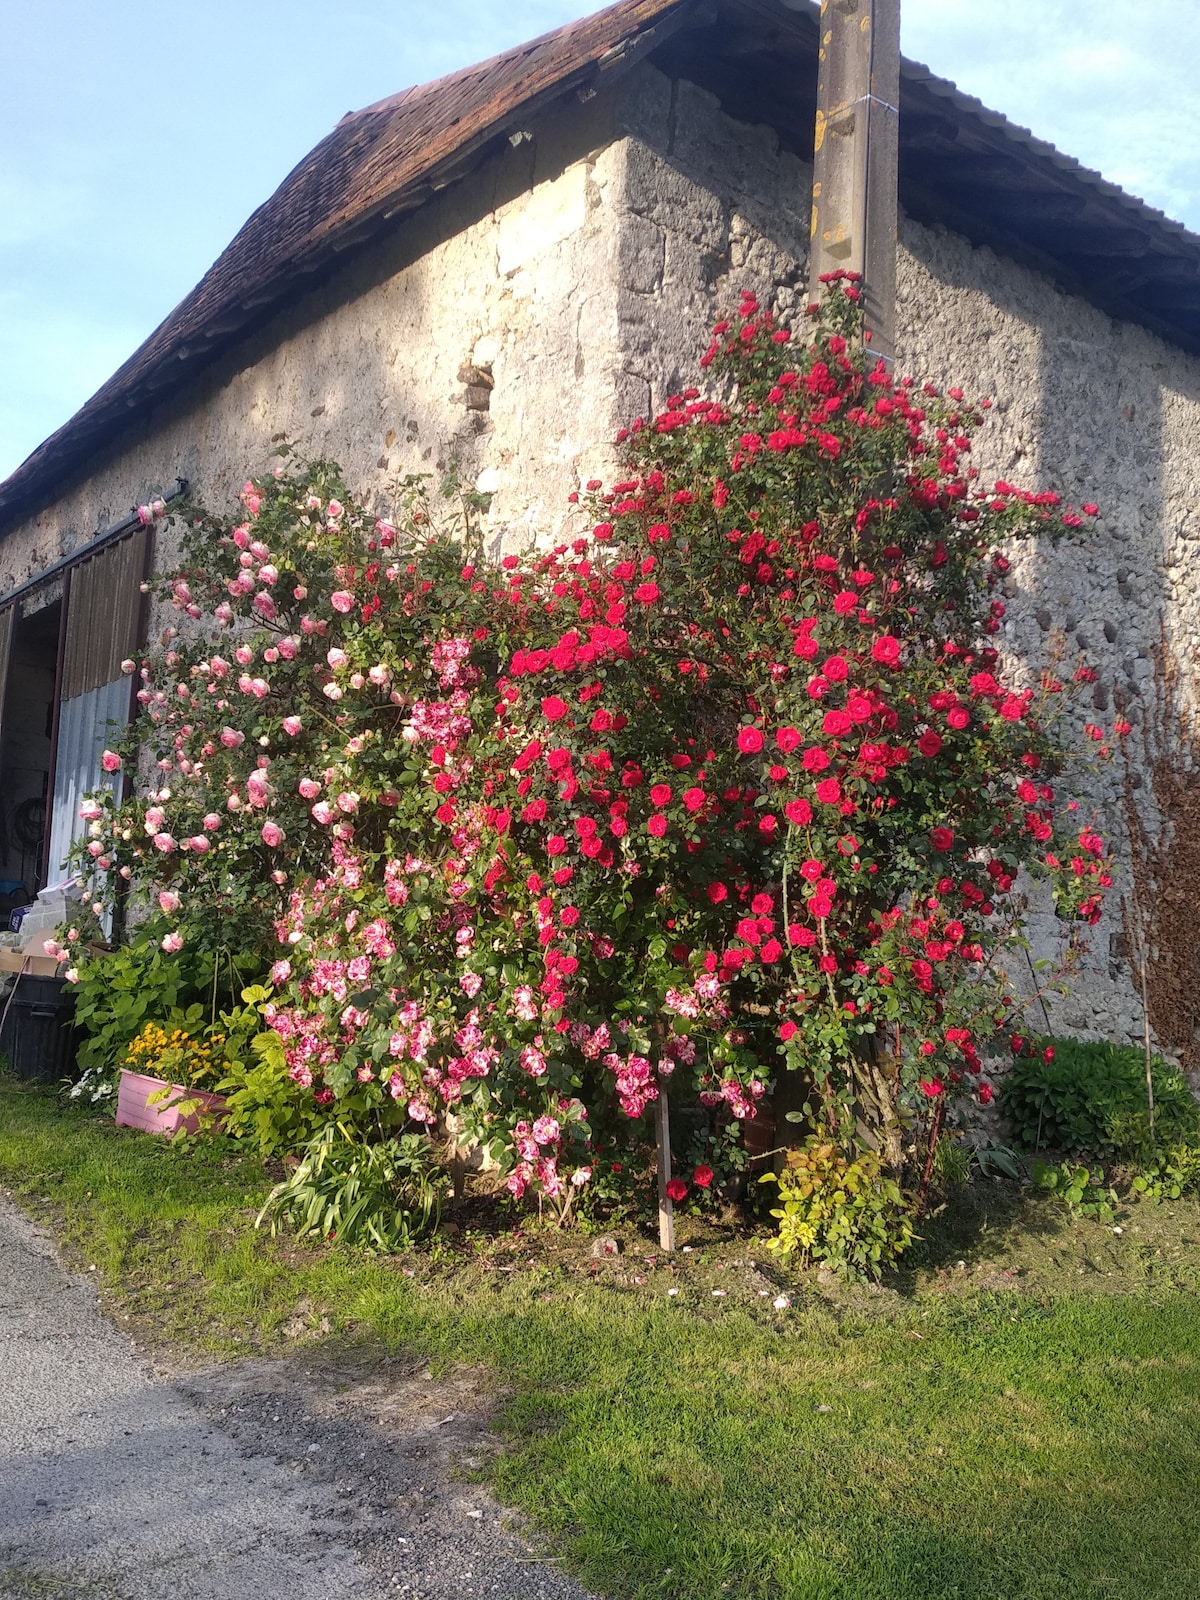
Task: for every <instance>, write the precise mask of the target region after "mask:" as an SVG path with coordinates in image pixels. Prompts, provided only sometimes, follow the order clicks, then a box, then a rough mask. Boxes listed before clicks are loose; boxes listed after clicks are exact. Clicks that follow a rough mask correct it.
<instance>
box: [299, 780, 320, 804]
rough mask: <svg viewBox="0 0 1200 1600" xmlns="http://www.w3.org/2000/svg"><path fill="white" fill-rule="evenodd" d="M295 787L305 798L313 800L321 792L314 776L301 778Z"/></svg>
mask: <svg viewBox="0 0 1200 1600" xmlns="http://www.w3.org/2000/svg"><path fill="white" fill-rule="evenodd" d="M296 788H297V790H298V792H299V793H300V795H301V796H302V797H303V798H304V799H305V800H315V799H316V798H317V796H318V795H319V794H320V792H321V785H320V784H319V783H318V782H317V780H316V779H315V778H301V779H300V782H299V783H298V784H297V785H296Z"/></svg>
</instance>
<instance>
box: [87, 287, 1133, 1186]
mask: <svg viewBox="0 0 1200 1600" xmlns="http://www.w3.org/2000/svg"><path fill="white" fill-rule="evenodd" d="M858 332H859V304H858V289H857V287H856V285H855V283H854V282H853V280H852V279H850V278H847V277H845V276H842V277H840V278H839V279H838V280H836V281H834V282H833V283H831V284H830V286H829V297H828V299H827V302H826V306H825V308H824V311H823V313H822V314H821V316H820V317H819V318H817V319H814V320H813V322H812V323H811V325H810V326H807V327H805V328H803V329H801V330H798V332H797V333H796V334H793V333H791V332H789V331H788V330H786V329H784V328H781V327H779V326H778V325H777V324H776V322H775V321H774V319H773V317H772V315H771V313H770V312H769V311H767V310H764V309H763V308H762V307H760V306H759V305H758V303H757V302H756V301H755V300H754V299H753V298H752V297H747V298H745V299H744V300H743V302H742V304H741V306H740V309H739V313H738V316H737V317H736V319H735V320H733V321H730V322H721V323H719V324H718V325H717V328H716V330H715V332H714V335H713V338H712V342H711V344H710V345H709V347H708V349H707V351H706V353H705V354H704V356H703V358H702V361H701V367H702V369H703V370H704V371H705V373H706V381H707V382H709V383H711V385H712V387H711V389H710V391H709V392H707V393H702V392H701V391H700V389H699V388H691V389H687V390H686V391H684V392H683V393H681V394H678V395H675V396H672V397H671V399H670V401H669V403H668V406H667V408H666V410H665V411H664V412H663V413H662V414H661V415H660V416H658V417H656V418H654V419H653V420H651V421H648V422H638V423H637V424H635V425H634V426H633V427H632V428H631V429H629V430H628V431H627V432H626V433H625V434H623V435H622V440H621V442H622V444H623V447H624V449H625V452H626V458H627V467H626V471H625V475H624V477H623V478H622V479H621V480H620V481H619V482H617V483H616V484H614V485H612V486H611V487H608V488H605V487H604V486H603V485H601V484H600V483H597V482H592V483H590V484H589V485H588V486H587V488H586V490H585V491H583V492H582V493H581V495H580V496H573V497H572V498H573V499H576V500H577V502H578V503H579V504H580V510H581V518H582V514H583V512H585V511H586V512H589V513H590V516H589V519H588V522H587V524H586V531H584V525H583V524H582V520H581V532H580V535H579V537H578V538H575V539H574V540H572V541H570V542H567V543H564V544H560V545H558V546H556V547H554V548H553V549H548V550H540V551H539V550H533V551H529V552H525V553H510V554H508V555H506V556H504V558H503V560H502V561H500V562H498V563H492V562H488V561H485V560H483V559H482V558H481V557H480V556H479V555H478V554H477V552H476V551H475V550H474V548H473V546H472V542H471V541H470V540H468V541H466V542H465V543H464V542H463V541H462V540H461V539H456V538H453V537H448V536H446V535H445V534H444V533H439V532H437V531H436V530H434V528H433V526H432V523H431V521H430V512H429V509H428V507H427V505H426V504H425V502H424V501H423V499H422V497H421V494H420V491H419V488H418V487H417V486H415V485H414V484H412V483H409V484H408V485H407V486H406V489H405V492H404V496H403V508H402V514H401V513H400V512H398V513H397V514H395V515H394V516H393V517H391V518H390V519H386V518H377V517H375V516H373V515H371V514H369V513H368V512H367V510H366V509H365V508H364V507H363V506H362V505H361V504H359V503H358V502H357V501H356V500H355V499H353V498H352V497H351V496H350V494H349V493H348V491H347V490H346V487H345V485H344V484H343V483H342V482H341V479H340V477H339V475H338V473H337V471H336V469H335V468H334V467H332V466H330V465H329V464H327V463H322V462H316V463H311V464H309V465H307V466H302V467H300V468H289V467H287V466H281V467H280V468H279V469H278V470H277V472H276V474H275V475H274V476H269V477H267V478H265V479H263V480H261V481H258V480H256V481H254V482H251V483H247V485H246V486H245V489H244V490H243V492H242V509H241V514H240V516H239V518H238V519H237V520H236V521H235V522H234V524H233V525H232V526H230V525H229V524H228V523H227V522H225V521H222V520H220V519H215V518H213V517H211V516H209V515H207V514H203V513H198V512H196V513H193V514H192V517H191V520H190V525H189V527H188V528H187V530H186V536H185V559H184V565H183V567H182V569H181V570H180V571H179V572H178V573H176V574H175V575H173V576H172V578H170V579H169V580H168V581H167V583H166V587H165V593H166V596H167V598H168V599H169V600H170V601H171V603H173V604H174V605H175V606H176V607H177V608H178V609H179V610H180V611H181V612H183V613H185V615H186V616H187V617H188V618H189V619H191V622H192V627H191V628H189V629H187V630H186V631H185V632H181V633H180V635H179V636H178V637H176V638H175V639H173V640H171V641H170V643H169V647H168V648H167V649H166V651H165V652H164V653H163V654H162V655H160V656H157V657H154V658H152V659H150V660H148V661H146V662H145V663H143V664H142V665H141V666H140V668H139V669H138V670H140V672H141V675H142V680H143V681H142V686H141V689H140V691H139V698H140V700H141V702H142V704H143V707H144V717H143V720H142V723H141V724H140V726H139V728H138V730H137V737H138V738H140V739H141V740H142V741H143V742H144V743H148V744H149V745H150V746H151V748H152V750H153V755H154V758H155V760H156V761H157V763H158V766H157V776H156V778H155V782H154V786H153V787H152V788H151V789H150V790H149V791H148V792H141V793H138V794H137V795H135V797H134V798H133V799H131V800H129V801H126V802H125V803H123V804H122V805H120V806H119V807H115V808H114V805H113V802H112V801H111V799H110V798H109V799H106V798H105V797H104V796H100V797H97V798H96V799H95V800H94V801H90V802H89V803H88V806H87V808H85V810H86V815H87V816H88V818H89V821H90V823H91V837H90V839H89V841H88V843H87V845H86V850H87V852H88V856H87V859H88V860H89V861H90V862H91V864H92V866H93V868H94V870H95V873H96V882H95V892H96V897H97V903H98V904H102V903H103V902H104V901H106V900H107V899H110V898H111V897H112V894H113V890H114V888H115V887H116V886H119V885H120V883H121V880H125V881H126V882H128V883H130V884H132V885H133V886H134V887H135V888H136V890H137V891H138V892H139V893H141V894H143V895H145V894H152V895H154V896H155V897H156V898H157V903H158V906H159V908H160V910H161V911H162V912H163V913H164V915H166V916H167V917H168V919H169V921H170V930H169V932H167V933H165V934H164V935H163V936H162V945H163V948H164V950H179V949H186V948H187V947H188V945H189V942H190V941H193V940H205V939H209V940H211V924H212V922H213V920H214V919H219V920H220V922H221V923H222V925H223V926H224V927H225V928H226V929H228V928H230V927H233V926H236V927H237V928H238V930H239V932H240V935H241V937H242V938H243V939H244V940H246V941H249V942H252V943H254V944H255V947H256V948H257V950H258V951H259V953H260V957H261V959H262V960H263V961H264V962H265V961H267V960H268V959H269V960H270V961H271V963H272V982H273V985H274V996H273V999H272V1001H271V1002H270V1004H269V1006H268V1008H267V1012H266V1015H267V1019H268V1021H269V1024H270V1027H271V1028H272V1029H273V1030H274V1033H275V1034H276V1035H277V1037H278V1039H279V1041H281V1043H282V1047H283V1052H284V1060H285V1062H286V1072H287V1076H288V1080H289V1083H290V1085H291V1086H292V1091H293V1092H294V1094H295V1096H296V1097H297V1098H298V1099H299V1100H302V1101H303V1102H304V1103H305V1104H306V1105H307V1106H309V1107H311V1108H315V1109H317V1110H322V1109H323V1111H324V1113H325V1114H326V1115H327V1116H328V1118H329V1119H330V1120H333V1119H336V1120H337V1121H338V1123H339V1124H340V1125H341V1126H343V1127H347V1128H352V1129H357V1130H358V1131H359V1136H360V1137H362V1138H363V1139H366V1140H384V1139H391V1138H393V1137H396V1136H398V1135H400V1134H403V1133H404V1132H408V1133H410V1134H411V1133H413V1132H414V1131H415V1130H427V1131H428V1132H429V1133H430V1134H431V1135H433V1134H437V1135H439V1136H440V1135H445V1136H446V1137H447V1138H448V1139H450V1140H452V1141H453V1142H454V1143H455V1144H456V1145H457V1146H459V1147H461V1146H466V1145H471V1146H473V1147H476V1148H480V1147H481V1148H482V1149H483V1151H484V1152H486V1157H487V1158H489V1159H490V1160H491V1161H492V1162H494V1163H495V1164H496V1166H497V1167H498V1169H499V1171H500V1173H501V1174H502V1175H503V1180H504V1182H506V1184H507V1187H508V1188H509V1190H510V1191H511V1192H512V1193H513V1194H514V1195H516V1196H521V1195H523V1194H524V1193H525V1192H526V1191H527V1190H532V1191H534V1192H536V1193H537V1194H538V1195H539V1196H540V1197H541V1199H542V1200H549V1201H550V1202H551V1203H552V1204H554V1205H556V1206H557V1207H558V1208H559V1209H560V1210H565V1209H566V1208H567V1205H568V1202H569V1200H570V1197H571V1194H572V1191H580V1190H585V1189H586V1188H587V1186H588V1184H589V1183H590V1182H591V1181H592V1178H593V1174H594V1169H595V1166H596V1158H595V1156H594V1155H593V1151H594V1149H595V1147H596V1146H597V1145H598V1144H599V1145H601V1146H603V1147H604V1148H605V1149H612V1148H625V1147H627V1146H628V1141H627V1140H626V1141H622V1139H621V1138H620V1137H619V1130H618V1137H616V1138H614V1137H612V1130H613V1128H614V1125H619V1124H621V1123H623V1122H624V1123H626V1124H627V1123H628V1121H629V1120H630V1119H632V1120H633V1121H635V1122H636V1121H641V1120H643V1119H645V1122H646V1124H647V1125H648V1120H649V1119H648V1113H649V1111H650V1109H651V1108H652V1107H653V1105H654V1103H655V1102H656V1100H657V1099H658V1096H659V1094H660V1092H661V1091H662V1089H663V1088H664V1086H666V1085H668V1084H669V1085H671V1086H672V1087H673V1089H675V1090H677V1091H678V1093H674V1094H673V1095H672V1101H673V1103H676V1104H678V1103H682V1102H686V1101H689V1100H690V1101H691V1102H692V1104H693V1105H694V1104H695V1102H696V1101H698V1102H699V1104H700V1106H702V1107H703V1108H705V1112H704V1115H705V1116H706V1117H707V1119H708V1124H707V1125H708V1127H709V1129H710V1134H711V1139H712V1141H713V1148H714V1149H715V1148H716V1142H718V1141H720V1140H723V1139H726V1138H727V1135H728V1129H729V1127H730V1126H731V1125H735V1126H736V1125H740V1124H744V1123H745V1122H747V1121H749V1120H751V1119H754V1118H755V1117H756V1116H757V1115H758V1114H759V1111H760V1108H761V1107H762V1105H763V1102H764V1099H765V1097H766V1096H767V1095H768V1094H769V1093H770V1091H771V1088H772V1085H773V1084H781V1083H782V1084H783V1085H784V1087H785V1089H786V1088H787V1085H789V1084H791V1085H793V1086H794V1092H788V1093H787V1094H786V1097H781V1103H782V1101H783V1099H784V1098H786V1102H787V1103H789V1104H791V1105H793V1106H794V1107H795V1108H796V1109H795V1111H794V1113H793V1115H794V1116H795V1117H796V1118H798V1119H802V1120H804V1121H806V1122H807V1123H808V1124H809V1125H810V1128H811V1129H812V1130H813V1131H814V1132H815V1133H817V1134H819V1135H820V1137H821V1138H822V1139H825V1140H828V1141H831V1142H832V1143H833V1144H834V1145H836V1147H837V1148H838V1149H839V1150H840V1151H842V1152H843V1153H844V1155H845V1156H846V1158H847V1159H848V1160H851V1161H852V1160H854V1159H856V1158H857V1157H859V1156H862V1155H864V1154H865V1153H870V1154H871V1155H872V1156H874V1157H877V1158H878V1161H879V1163H880V1170H881V1172H883V1173H885V1174H886V1175H887V1176H888V1178H889V1180H890V1181H899V1180H901V1179H906V1180H907V1179H908V1178H915V1179H919V1177H920V1171H921V1169H922V1168H923V1167H924V1166H925V1164H926V1152H925V1148H924V1145H923V1144H922V1143H921V1141H924V1140H928V1139H930V1138H932V1139H936V1135H937V1130H938V1128H939V1127H940V1126H941V1125H942V1111H943V1107H944V1106H946V1105H947V1104H948V1103H950V1102H953V1101H955V1100H957V1099H961V1098H966V1097H974V1098H978V1099H983V1100H986V1099H987V1098H989V1097H990V1089H989V1087H988V1085H987V1084H986V1083H985V1082H984V1080H983V1079H982V1077H981V1049H982V1046H983V1044H984V1043H985V1041H986V1040H987V1039H988V1038H989V1037H990V1036H991V1035H992V1034H993V1033H994V1032H995V1031H996V1030H997V1029H999V1028H1006V1029H1007V1028H1011V1026H1012V1018H1013V1015H1014V1013H1015V1011H1016V1009H1017V1001H1016V997H1015V994H1014V990H1013V988H1012V986H1011V985H1010V983H1009V980H1008V976H1007V969H1008V951H1009V950H1010V949H1015V948H1016V947H1015V946H1014V945H1013V940H1014V936H1015V935H1016V934H1017V933H1018V932H1019V928H1020V922H1021V916H1022V909H1023V905H1024V900H1023V898H1022V897H1021V896H1019V895H1018V894H1017V893H1016V891H1015V886H1016V881H1017V875H1018V873H1019V872H1021V871H1022V870H1024V871H1025V872H1027V873H1028V874H1031V875H1032V876H1033V877H1035V878H1043V879H1046V880H1048V882H1049V884H1050V886H1051V890H1052V892H1053V894H1054V897H1055V902H1056V906H1057V909H1058V911H1059V914H1060V916H1061V918H1062V926H1063V929H1064V936H1065V938H1064V951H1065V953H1067V954H1068V955H1069V953H1070V949H1071V939H1072V938H1073V937H1074V934H1073V933H1071V932H1070V931H1071V930H1074V929H1075V928H1077V926H1078V925H1080V924H1082V925H1084V926H1086V925H1087V924H1088V923H1090V922H1094V921H1095V920H1096V918H1097V917H1098V915H1099V911H1100V905H1101V898H1102V895H1103V892H1104V889H1105V888H1106V887H1107V885H1108V883H1109V881H1110V878H1109V863H1108V860H1107V857H1106V854H1105V847H1104V845H1103V842H1102V841H1101V839H1100V837H1099V835H1098V834H1097V833H1096V832H1095V830H1094V829H1093V828H1092V827H1090V826H1088V825H1081V819H1080V817H1079V816H1078V814H1077V811H1076V809H1075V804H1074V801H1073V800H1072V799H1070V798H1069V793H1070V791H1069V789H1068V788H1065V787H1064V780H1065V779H1066V778H1067V777H1068V774H1069V768H1070V766H1071V764H1072V762H1074V761H1076V760H1077V759H1078V756H1079V752H1075V751H1072V750H1071V749H1070V748H1068V747H1067V746H1065V745H1064V744H1063V743H1062V742H1061V740H1060V733H1059V730H1060V727H1062V726H1065V724H1063V723H1062V721H1061V719H1060V716H1059V712H1060V708H1061V707H1062V705H1063V703H1064V701H1065V700H1067V699H1069V697H1070V695H1071V692H1072V690H1073V689H1074V688H1075V687H1077V686H1078V685H1079V684H1080V683H1083V682H1086V681H1088V680H1089V679H1090V678H1091V676H1092V674H1091V672H1090V669H1089V668H1087V667H1086V665H1085V664H1081V665H1080V666H1079V668H1078V670H1075V671H1069V670H1064V671H1062V672H1058V671H1051V670H1047V671H1044V672H1042V673H1040V674H1038V673H1033V674H1032V675H1029V674H1025V673H1023V672H1022V671H1021V670H1019V669H1018V668H1016V667H1013V666H1011V665H1006V663H1005V662H1004V661H1003V660H1002V658H1001V655H1000V653H999V651H998V649H997V642H998V637H999V634H1000V630H1001V627H1002V624H1003V618H1004V612H1005V601H1004V600H1003V598H1001V594H1002V585H1003V583H1004V581H1005V579H1006V575H1007V574H1008V571H1009V567H1008V561H1007V559H1006V557H1005V556H1004V555H1003V554H1002V548H1003V547H1005V546H1007V545H1008V544H1009V542H1010V541H1012V540H1014V539H1021V538H1031V537H1035V536H1040V537H1068V538H1071V537H1080V536H1082V535H1083V534H1084V533H1085V532H1086V528H1087V526H1088V521H1089V519H1090V517H1091V516H1092V515H1094V513H1095V508H1094V507H1087V506H1085V507H1084V508H1083V510H1082V512H1076V511H1074V510H1072V509H1070V508H1065V507H1063V506H1062V505H1061V504H1060V503H1059V501H1058V497H1057V496H1056V495H1054V494H1052V493H1040V494H1033V493H1029V492H1026V491H1023V490H1020V489H1018V488H1016V487H1014V486H1012V485H1010V484H1006V483H996V484H994V485H985V484H983V483H982V482H980V481H979V479H978V478H977V476H976V474H975V472H974V469H973V468H972V467H971V466H970V459H971V456H970V451H971V441H972V437H973V435H974V433H975V431H976V429H977V428H978V427H979V426H980V425H981V424H982V422H983V420H984V415H985V409H986V403H983V404H981V405H980V406H975V405H972V404H970V403H968V402H967V401H966V399H965V398H964V397H963V396H962V394H961V393H960V392H959V391H957V390H955V389H951V390H949V391H948V392H946V393H944V394H943V393H941V392H940V391H939V390H937V389H935V388H934V387H933V386H931V385H925V386H921V385H918V384H916V383H914V382H913V381H912V380H911V379H908V378H894V377H893V376H892V375H891V374H890V373H889V371H888V370H887V368H886V367H885V366H884V365H883V364H882V363H875V362H874V361H873V360H872V359H871V358H870V355H869V353H867V354H864V352H863V348H862V345H861V343H860V341H859V338H858ZM131 665H132V664H131ZM1092 731H1093V732H1094V734H1095V735H1096V746H1097V751H1098V754H1099V755H1100V756H1104V755H1106V754H1107V753H1108V745H1107V743H1106V741H1105V739H1104V737H1103V735H1102V734H1101V732H1100V730H1099V729H1098V728H1095V729H1093V730H1092ZM1068 934H1069V935H1070V936H1069V937H1067V935H1068ZM227 937H228V934H227ZM693 1131H694V1129H693ZM797 1131H799V1130H797ZM602 1134H603V1137H601V1135H602ZM919 1144H920V1145H921V1148H919V1149H918V1145H919ZM706 1148H707V1147H706V1146H704V1145H703V1143H702V1144H701V1146H700V1147H699V1148H693V1149H692V1155H693V1156H694V1158H695V1159H696V1160H704V1159H705V1149H706Z"/></svg>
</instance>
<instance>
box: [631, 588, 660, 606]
mask: <svg viewBox="0 0 1200 1600" xmlns="http://www.w3.org/2000/svg"><path fill="white" fill-rule="evenodd" d="M633 598H634V599H635V600H640V601H641V603H642V604H643V605H644V606H650V605H653V604H654V602H655V601H656V600H657V599H658V585H657V584H656V583H639V584H638V586H637V588H636V589H635V590H634V591H633Z"/></svg>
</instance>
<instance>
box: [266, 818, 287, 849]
mask: <svg viewBox="0 0 1200 1600" xmlns="http://www.w3.org/2000/svg"><path fill="white" fill-rule="evenodd" d="M262 842H263V843H264V844H265V845H268V846H269V847H270V848H271V849H272V850H274V849H276V848H277V847H278V846H279V845H281V844H282V843H283V829H282V828H281V827H280V826H279V824H278V823H277V822H264V823H263V825H262Z"/></svg>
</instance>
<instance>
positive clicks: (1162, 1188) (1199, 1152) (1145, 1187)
mask: <svg viewBox="0 0 1200 1600" xmlns="http://www.w3.org/2000/svg"><path fill="white" fill-rule="evenodd" d="M1130 1188H1131V1189H1132V1190H1133V1192H1134V1194H1136V1195H1139V1196H1140V1197H1141V1198H1142V1199H1143V1200H1148V1201H1149V1202H1150V1204H1151V1205H1158V1204H1159V1202H1160V1201H1163V1200H1178V1199H1180V1198H1181V1197H1182V1196H1183V1195H1185V1194H1188V1193H1189V1192H1191V1191H1192V1190H1194V1189H1196V1188H1200V1148H1197V1147H1196V1146H1195V1145H1189V1144H1178V1145H1175V1146H1174V1147H1173V1148H1171V1149H1169V1150H1163V1151H1160V1152H1159V1153H1158V1154H1157V1155H1154V1156H1151V1157H1150V1158H1149V1159H1148V1160H1147V1161H1146V1162H1145V1164H1144V1165H1143V1166H1142V1168H1141V1170H1140V1171H1139V1172H1137V1173H1136V1174H1135V1175H1134V1177H1133V1179H1132V1181H1131V1183H1130Z"/></svg>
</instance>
